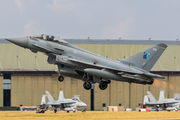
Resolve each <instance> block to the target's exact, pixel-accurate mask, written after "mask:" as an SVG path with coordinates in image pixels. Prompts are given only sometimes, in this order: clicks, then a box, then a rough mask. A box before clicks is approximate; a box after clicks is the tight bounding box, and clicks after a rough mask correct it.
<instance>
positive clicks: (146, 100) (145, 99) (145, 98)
mask: <svg viewBox="0 0 180 120" xmlns="http://www.w3.org/2000/svg"><path fill="white" fill-rule="evenodd" d="M147 102H149V100H148V95H145V96H144V101H143V105H145V104H146V103H147Z"/></svg>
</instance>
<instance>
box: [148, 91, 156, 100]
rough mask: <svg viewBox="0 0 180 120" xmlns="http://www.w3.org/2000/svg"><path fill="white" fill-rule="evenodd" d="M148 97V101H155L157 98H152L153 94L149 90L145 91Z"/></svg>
mask: <svg viewBox="0 0 180 120" xmlns="http://www.w3.org/2000/svg"><path fill="white" fill-rule="evenodd" d="M147 94H148V97H149V99H150V102H156V101H157V100H156V99H155V98H154V96H153V95H152V94H151V92H150V91H147Z"/></svg>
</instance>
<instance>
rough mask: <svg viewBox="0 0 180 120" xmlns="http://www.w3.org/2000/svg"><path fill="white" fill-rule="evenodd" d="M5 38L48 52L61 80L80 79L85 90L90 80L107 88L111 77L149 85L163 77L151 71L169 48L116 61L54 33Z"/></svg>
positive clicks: (147, 51) (152, 48)
mask: <svg viewBox="0 0 180 120" xmlns="http://www.w3.org/2000/svg"><path fill="white" fill-rule="evenodd" d="M6 40H8V41H10V42H12V43H14V44H16V45H18V46H20V47H23V48H27V49H30V50H31V51H32V52H34V53H37V52H38V51H39V52H43V53H45V54H46V55H47V56H48V59H47V61H48V63H49V64H56V65H58V70H57V72H58V74H59V78H58V80H59V81H60V82H62V81H63V80H64V77H63V76H68V77H73V78H77V79H81V80H83V81H84V84H83V86H84V88H85V89H86V90H89V89H91V83H99V88H100V89H101V90H105V89H106V88H107V86H108V84H110V83H111V81H110V79H112V80H116V81H123V82H129V83H138V84H150V85H151V84H153V82H154V78H162V79H164V77H163V76H161V75H156V74H153V73H150V72H149V71H150V70H151V68H152V67H153V66H154V64H155V63H156V61H157V60H158V59H159V57H160V56H161V54H162V53H163V52H164V50H165V49H166V48H167V45H165V44H163V43H159V44H157V45H155V46H153V47H150V48H149V49H146V50H144V51H142V52H140V53H138V54H136V55H134V56H132V57H129V58H126V59H124V60H122V59H118V60H117V61H114V60H111V59H108V58H106V57H102V56H100V55H96V54H94V53H91V52H89V51H86V50H83V49H81V48H78V47H76V46H74V45H71V44H69V43H68V42H66V41H65V40H62V39H60V38H58V37H55V36H53V35H47V34H41V35H37V36H29V37H22V38H6ZM129 51H130V50H129ZM62 75H63V76H62Z"/></svg>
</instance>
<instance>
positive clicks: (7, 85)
mask: <svg viewBox="0 0 180 120" xmlns="http://www.w3.org/2000/svg"><path fill="white" fill-rule="evenodd" d="M3 91H4V97H3V101H4V103H3V106H11V74H3Z"/></svg>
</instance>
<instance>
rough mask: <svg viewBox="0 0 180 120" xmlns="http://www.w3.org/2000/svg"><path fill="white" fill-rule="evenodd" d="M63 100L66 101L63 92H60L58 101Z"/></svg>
mask: <svg viewBox="0 0 180 120" xmlns="http://www.w3.org/2000/svg"><path fill="white" fill-rule="evenodd" d="M63 99H64V94H63V91H60V92H59V98H58V101H60V100H63Z"/></svg>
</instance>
